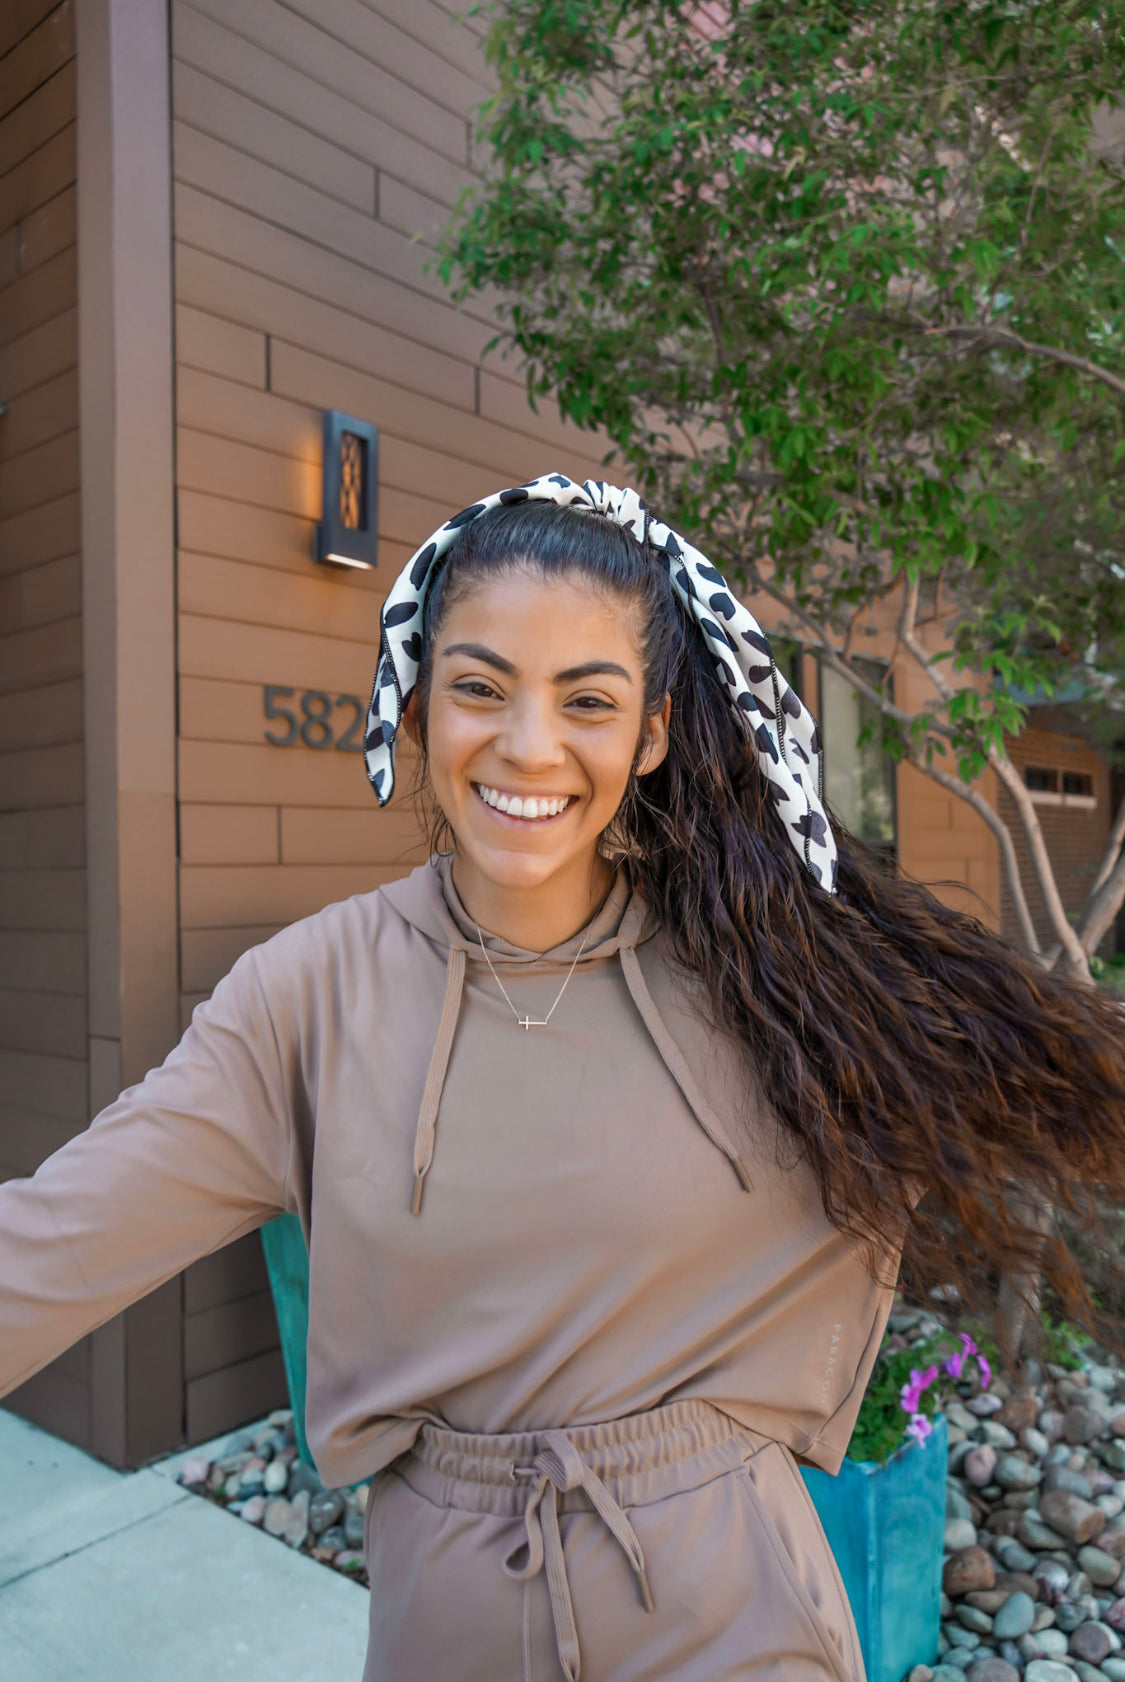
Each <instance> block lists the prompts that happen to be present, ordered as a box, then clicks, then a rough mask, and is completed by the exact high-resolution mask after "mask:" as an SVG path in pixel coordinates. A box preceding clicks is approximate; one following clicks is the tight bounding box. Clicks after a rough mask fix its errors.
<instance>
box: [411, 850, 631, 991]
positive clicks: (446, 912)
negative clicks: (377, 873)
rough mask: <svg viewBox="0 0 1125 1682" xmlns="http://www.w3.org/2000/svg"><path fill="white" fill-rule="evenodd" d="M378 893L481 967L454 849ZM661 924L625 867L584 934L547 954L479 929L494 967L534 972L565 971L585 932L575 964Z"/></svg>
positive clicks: (419, 927)
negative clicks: (455, 873) (456, 875)
mask: <svg viewBox="0 0 1125 1682" xmlns="http://www.w3.org/2000/svg"><path fill="white" fill-rule="evenodd" d="M382 893H383V894H384V896H385V897H386V898H387V899H389V900H390V902H391V904H392V905H393V906H394V908H395V910H396V911H397V912H398V913H399V915H400V916H401V917H404V918H405V919H406V921H407V922H408V923H410V924H412V926H413V927H414V928H416V929H417V930H418V931H419V933H421V934H424V935H425V936H426V937H427V938H428V939H429V940H433V941H435V942H436V943H437V944H438V945H441V946H448V947H449V948H450V950H455V949H456V948H458V947H460V948H462V949H463V950H464V951H465V954H466V956H467V958H468V959H469V960H470V961H475V962H476V963H478V964H481V965H482V966H483V965H484V957H483V955H482V953H481V949H480V947H481V943H480V939H479V938H478V935H477V925H476V923H475V921H474V920H473V918H472V917H470V915H469V913H468V912H467V911H466V909H465V907H464V906H463V905H462V903H461V897H460V895H459V894H458V892H457V889H456V887H455V886H454V882H453V854H452V853H435V854H434V855H433V857H432V858H431V859H430V861H429V865H428V866H423V867H422V868H421V869H420V870H415V871H414V872H412V874H411V875H409V876H406V877H403V878H401V879H400V880H399V881H397V882H391V883H389V884H388V885H387V886H386V887H385V888H383V889H382ZM659 926H660V924H659V920H658V919H657V917H656V916H655V914H654V913H653V912H652V911H650V910H649V908H648V907H647V906H646V905H645V903H644V901H643V900H642V899H641V898H640V896H639V895H638V894H635V893H633V892H632V890H631V889H630V887H629V883H628V880H627V878H626V875H625V872H624V870H620V869H619V870H618V872H617V874H616V876H615V877H614V879H613V885H612V887H611V888H610V890H609V893H608V894H607V895H606V897H605V899H604V900H603V901H602V903H601V905H600V906H599V907H598V909H597V911H596V912H595V913H594V916H593V918H592V919H591V921H590V925H589V930H588V932H587V931H584V930H583V929H579V930H578V932H577V933H576V934H573V935H571V936H569V938H568V939H566V940H563V941H560V942H559V944H558V945H557V946H552V947H551V948H550V949H549V950H548V951H546V952H533V951H531V950H530V949H529V948H527V947H524V946H515V945H513V944H512V942H511V941H509V940H505V939H504V938H503V936H502V935H497V934H490V933H489V932H488V930H487V929H482V930H481V935H482V936H483V938H484V944H485V946H486V947H487V949H488V956H489V957H490V958H491V960H492V962H493V964H495V965H496V967H497V968H499V967H500V966H501V965H504V964H514V965H517V966H518V967H519V968H521V969H527V970H530V971H535V972H536V973H538V972H539V971H546V970H549V969H553V968H558V967H559V966H561V967H562V968H563V969H569V967H570V965H571V962H572V961H573V958H574V954H575V953H576V952H577V951H578V948H579V947H580V946H582V936H583V933H584V932H585V933H586V943H585V945H584V946H582V956H581V957H580V958H579V960H578V965H577V967H578V968H581V967H582V966H583V965H585V964H588V963H592V962H593V961H594V960H595V959H599V958H608V957H610V956H611V955H612V954H613V953H614V952H618V951H620V950H621V948H622V947H623V946H636V945H638V944H639V943H640V942H641V941H644V940H648V939H650V938H651V936H652V935H654V934H655V933H656V931H657V929H658V928H659Z"/></svg>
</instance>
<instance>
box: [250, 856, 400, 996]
mask: <svg viewBox="0 0 1125 1682" xmlns="http://www.w3.org/2000/svg"><path fill="white" fill-rule="evenodd" d="M389 887H390V884H389V883H384V884H380V886H378V887H376V888H373V889H371V890H370V891H368V892H366V893H358V894H351V895H349V896H348V897H347V898H346V899H340V900H333V901H332V902H331V903H329V904H328V905H324V906H322V907H321V908H320V909H319V910H318V911H314V912H311V913H310V914H309V915H308V916H307V917H299V918H297V919H296V920H295V921H294V922H292V923H287V924H286V926H285V927H284V928H283V929H279V930H278V931H277V933H276V934H273V935H271V936H270V937H269V938H268V939H266V940H263V941H261V942H260V943H259V944H258V945H256V946H251V947H248V948H247V949H246V951H245V952H243V953H242V955H241V957H240V958H239V959H238V960H237V962H236V963H235V965H234V967H233V968H232V970H231V972H230V974H231V977H232V978H234V979H236V980H237V979H238V978H239V972H242V973H243V974H244V975H246V976H247V979H249V974H247V972H250V973H252V975H253V978H254V980H255V981H256V982H257V984H258V985H260V986H261V987H262V989H263V991H264V992H265V994H266V996H267V998H272V997H274V996H276V995H277V994H279V993H280V994H288V993H289V992H291V991H292V989H293V988H294V987H295V986H296V987H297V988H299V989H302V990H303V988H304V987H307V986H314V987H315V985H316V984H317V982H318V981H319V980H324V979H327V978H329V977H331V976H334V975H339V973H340V972H341V970H344V971H347V970H350V969H352V968H353V966H354V965H356V964H357V963H360V964H363V965H365V966H370V965H371V964H372V962H373V961H374V962H375V963H377V964H378V965H379V966H380V967H382V966H383V964H384V963H387V962H390V963H396V962H398V961H400V960H401V959H402V957H403V956H404V949H405V946H406V944H407V940H408V935H409V930H408V926H407V923H406V920H405V919H404V918H403V917H402V915H401V913H400V912H399V911H398V910H397V909H396V907H395V905H394V904H393V901H392V898H391V896H390V895H389V894H388V892H387V889H388V888H389ZM400 949H401V950H400Z"/></svg>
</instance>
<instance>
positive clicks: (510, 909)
mask: <svg viewBox="0 0 1125 1682" xmlns="http://www.w3.org/2000/svg"><path fill="white" fill-rule="evenodd" d="M451 875H452V878H453V886H454V888H455V889H456V891H457V897H458V898H459V899H460V901H461V904H462V905H463V906H464V907H465V910H466V911H467V912H468V914H469V916H470V917H472V919H473V920H474V922H476V923H478V924H479V925H480V927H481V929H482V930H483V931H484V932H485V933H487V934H493V935H499V936H500V938H501V939H502V940H506V941H508V942H510V944H511V945H513V946H522V947H523V948H524V949H525V950H526V951H528V952H549V951H551V949H552V948H553V947H555V946H561V944H562V943H563V941H564V940H569V939H570V937H571V936H572V935H575V934H577V933H578V932H579V930H580V929H584V928H585V926H586V924H587V923H588V922H590V920H591V919H592V918H593V917H594V916H595V915H596V913H597V912H598V911H599V910H600V909H601V907H602V905H603V904H604V903H605V900H606V897H607V895H608V894H609V891H610V889H611V888H612V886H613V881H614V877H615V875H616V872H615V870H614V868H613V866H612V865H611V864H609V863H608V862H607V860H605V859H603V858H602V857H601V855H600V854H597V855H595V860H594V863H593V865H592V866H591V865H589V864H587V863H586V862H585V861H583V863H582V865H581V868H580V869H579V870H576V871H574V872H571V873H568V875H567V877H566V878H565V879H560V878H559V877H558V876H552V877H549V878H548V879H547V881H545V882H538V883H536V884H534V886H532V887H527V888H520V887H511V886H509V885H508V884H506V883H500V882H493V881H491V880H490V879H489V878H488V877H486V876H484V875H482V874H481V872H480V871H478V870H476V869H474V867H473V865H472V864H471V863H469V862H468V861H466V859H465V858H464V857H463V856H462V855H461V854H459V853H457V852H456V851H455V852H454V856H453V863H452V867H451Z"/></svg>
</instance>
